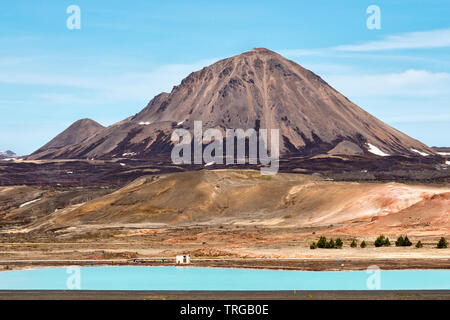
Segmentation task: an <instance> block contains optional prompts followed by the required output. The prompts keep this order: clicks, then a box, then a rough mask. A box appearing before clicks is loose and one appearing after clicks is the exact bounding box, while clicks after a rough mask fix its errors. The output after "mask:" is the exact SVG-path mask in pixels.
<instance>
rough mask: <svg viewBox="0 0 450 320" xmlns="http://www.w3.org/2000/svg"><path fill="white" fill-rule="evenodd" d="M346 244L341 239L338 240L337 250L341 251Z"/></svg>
mask: <svg viewBox="0 0 450 320" xmlns="http://www.w3.org/2000/svg"><path fill="white" fill-rule="evenodd" d="M343 245H344V243H343V242H342V240H341V238H337V239H336V248H338V249H341V248H342V246H343Z"/></svg>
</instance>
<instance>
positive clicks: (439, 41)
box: [333, 29, 450, 52]
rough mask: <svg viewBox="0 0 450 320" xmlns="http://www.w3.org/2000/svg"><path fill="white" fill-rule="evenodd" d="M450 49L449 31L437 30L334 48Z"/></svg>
mask: <svg viewBox="0 0 450 320" xmlns="http://www.w3.org/2000/svg"><path fill="white" fill-rule="evenodd" d="M444 47H450V29H437V30H430V31H418V32H408V33H401V34H397V35H390V36H387V37H386V38H384V39H382V40H378V41H370V42H365V43H362V44H355V45H342V46H337V47H334V48H333V49H334V50H337V51H358V52H359V51H380V50H396V49H430V48H444Z"/></svg>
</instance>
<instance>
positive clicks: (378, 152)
mask: <svg viewBox="0 0 450 320" xmlns="http://www.w3.org/2000/svg"><path fill="white" fill-rule="evenodd" d="M367 145H368V146H369V150H368V151H369V152H370V153H373V154H376V155H377V156H380V157H388V156H390V154H387V153H385V152H383V151H381V150H380V149H378V148H377V147H375V146H374V145H373V144H370V143H368V144H367Z"/></svg>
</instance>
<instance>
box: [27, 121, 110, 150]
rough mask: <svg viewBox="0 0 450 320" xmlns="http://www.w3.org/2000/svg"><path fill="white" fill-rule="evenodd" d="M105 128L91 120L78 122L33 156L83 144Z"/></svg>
mask: <svg viewBox="0 0 450 320" xmlns="http://www.w3.org/2000/svg"><path fill="white" fill-rule="evenodd" d="M104 128H105V127H104V126H102V125H101V124H99V123H98V122H96V121H94V120H92V119H89V118H84V119H80V120H77V121H75V122H74V123H72V124H71V125H70V126H69V127H68V128H67V129H66V130H64V131H63V132H61V133H60V134H59V135H57V136H56V137H55V138H53V139H52V140H51V141H50V142H48V143H47V144H46V145H44V146H43V147H41V148H40V149H39V150H37V151H35V152H34V153H33V154H36V153H41V152H45V151H48V150H51V149H59V148H63V147H68V146H71V145H74V144H78V143H81V142H83V141H85V140H87V139H88V138H90V137H91V136H93V135H95V134H96V133H97V132H99V131H100V130H103V129H104Z"/></svg>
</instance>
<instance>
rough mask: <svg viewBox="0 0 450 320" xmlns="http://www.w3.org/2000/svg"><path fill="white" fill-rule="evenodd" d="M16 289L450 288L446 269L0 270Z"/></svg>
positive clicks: (1, 284) (1, 280)
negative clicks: (370, 271)
mask: <svg viewBox="0 0 450 320" xmlns="http://www.w3.org/2000/svg"><path fill="white" fill-rule="evenodd" d="M0 289H5V290H19V289H36V290H58V289H60V290H67V289H82V290H374V289H382V290H401V289H405V290H413V289H417V290H427V289H447V290H449V289H450V270H399V271H379V272H375V273H367V272H366V271H339V272H322V271H321V272H314V271H283V270H255V269H225V268H193V267H128V266H125V267H80V268H78V267H75V268H73V269H70V268H69V269H68V268H40V269H30V270H16V271H5V272H0Z"/></svg>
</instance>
